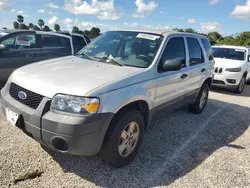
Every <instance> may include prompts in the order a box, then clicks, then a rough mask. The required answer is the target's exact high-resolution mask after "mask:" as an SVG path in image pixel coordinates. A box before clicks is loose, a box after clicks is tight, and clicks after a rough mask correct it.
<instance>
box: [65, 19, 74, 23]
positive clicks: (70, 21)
mask: <svg viewBox="0 0 250 188" xmlns="http://www.w3.org/2000/svg"><path fill="white" fill-rule="evenodd" d="M63 22H64V23H65V24H71V23H73V20H72V19H71V18H65V19H64V20H63Z"/></svg>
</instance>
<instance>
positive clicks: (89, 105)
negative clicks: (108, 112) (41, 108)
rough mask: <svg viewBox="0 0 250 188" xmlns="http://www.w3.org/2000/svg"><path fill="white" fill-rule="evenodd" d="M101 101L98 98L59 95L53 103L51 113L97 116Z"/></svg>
mask: <svg viewBox="0 0 250 188" xmlns="http://www.w3.org/2000/svg"><path fill="white" fill-rule="evenodd" d="M99 104H100V100H99V99H98V98H85V97H76V96H70V95H61V94H58V95H56V96H54V98H53V99H52V102H51V106H50V110H51V111H57V112H58V111H61V112H67V113H72V114H95V113H96V112H97V110H98V107H99Z"/></svg>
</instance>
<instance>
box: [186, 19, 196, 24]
mask: <svg viewBox="0 0 250 188" xmlns="http://www.w3.org/2000/svg"><path fill="white" fill-rule="evenodd" d="M187 22H188V23H190V24H195V23H196V20H195V19H194V18H188V20H187Z"/></svg>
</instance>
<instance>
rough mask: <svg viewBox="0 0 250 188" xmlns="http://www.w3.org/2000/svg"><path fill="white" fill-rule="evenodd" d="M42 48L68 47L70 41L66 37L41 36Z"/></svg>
mask: <svg viewBox="0 0 250 188" xmlns="http://www.w3.org/2000/svg"><path fill="white" fill-rule="evenodd" d="M42 47H43V48H51V47H66V48H69V47H70V40H69V39H68V38H66V37H60V36H54V35H42Z"/></svg>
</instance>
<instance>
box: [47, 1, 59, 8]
mask: <svg viewBox="0 0 250 188" xmlns="http://www.w3.org/2000/svg"><path fill="white" fill-rule="evenodd" d="M44 6H45V7H50V8H54V9H58V8H59V6H58V5H55V4H53V3H52V2H50V3H49V4H46V5H44Z"/></svg>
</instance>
